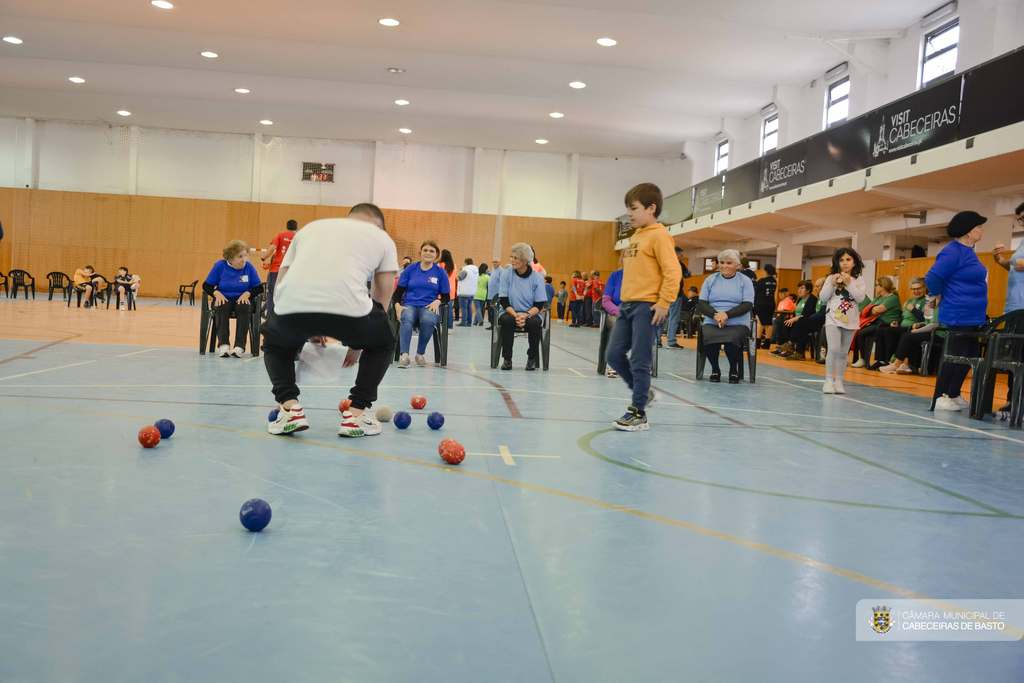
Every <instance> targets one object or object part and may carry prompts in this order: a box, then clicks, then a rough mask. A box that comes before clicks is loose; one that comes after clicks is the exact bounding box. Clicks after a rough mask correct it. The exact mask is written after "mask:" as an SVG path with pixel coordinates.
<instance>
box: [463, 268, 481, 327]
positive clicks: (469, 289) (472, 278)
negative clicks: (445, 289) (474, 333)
mask: <svg viewBox="0 0 1024 683" xmlns="http://www.w3.org/2000/svg"><path fill="white" fill-rule="evenodd" d="M479 279H480V271H479V269H478V268H477V267H476V266H474V265H473V259H471V258H468V259H466V265H464V266H463V267H462V270H460V271H459V310H460V311H461V312H462V322H460V323H459V326H460V327H469V326H470V325H472V324H473V297H475V296H476V284H477V282H478V281H479Z"/></svg>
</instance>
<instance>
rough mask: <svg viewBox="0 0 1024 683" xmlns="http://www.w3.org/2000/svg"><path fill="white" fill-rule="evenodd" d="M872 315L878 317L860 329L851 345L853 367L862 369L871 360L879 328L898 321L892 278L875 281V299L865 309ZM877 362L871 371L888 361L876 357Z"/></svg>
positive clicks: (897, 299) (897, 306) (899, 313)
mask: <svg viewBox="0 0 1024 683" xmlns="http://www.w3.org/2000/svg"><path fill="white" fill-rule="evenodd" d="M867 310H870V311H871V314H872V315H876V316H878V317H877V318H875V319H874V320H873V321H872V322H870V323H868V324H867V325H865V326H864V327H862V328H860V330H859V331H858V332H857V338H856V339H855V340H854V345H853V367H855V368H863V367H864V366H865V365H867V361H869V360H871V344H872V342H874V341H875V333H876V332H877V331H878V329H879V328H880V327H888V326H889V325H890V324H891V323H893V322H898V321H899V319H900V315H901V311H900V298H899V296H898V295H897V294H896V285H895V284H893V281H892V278H888V277H886V276H884V275H883V276H882V277H880V278H878V279H877V280H875V298H874V299H872V300H871V304H870V305H869V306H868V307H867ZM876 358H877V361H876V362H875V363H874V364H873V365H872V366H871V368H870V369H871V370H877V369H878V368H880V367H882V365H884V364H885V363H883V362H882V361H888V360H889V359H888V358H884V359H883V358H881V357H880V356H876Z"/></svg>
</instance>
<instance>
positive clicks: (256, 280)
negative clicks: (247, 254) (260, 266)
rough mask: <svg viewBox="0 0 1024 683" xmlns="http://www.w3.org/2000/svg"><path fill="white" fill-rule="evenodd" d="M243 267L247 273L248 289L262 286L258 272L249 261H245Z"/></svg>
mask: <svg viewBox="0 0 1024 683" xmlns="http://www.w3.org/2000/svg"><path fill="white" fill-rule="evenodd" d="M245 265H246V270H248V271H249V289H252V288H253V287H259V286H260V285H262V284H263V280H261V279H260V271H258V270H256V266H254V265H253V264H252V263H251V262H249V261H246V262H245Z"/></svg>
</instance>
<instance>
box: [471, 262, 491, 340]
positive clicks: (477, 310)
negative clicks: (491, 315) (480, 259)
mask: <svg viewBox="0 0 1024 683" xmlns="http://www.w3.org/2000/svg"><path fill="white" fill-rule="evenodd" d="M490 281H491V276H490V275H488V274H487V264H486V263H481V264H480V273H479V275H478V276H477V281H476V295H475V296H474V297H473V310H474V313H473V324H475V325H477V326H479V327H483V325H484V308H486V307H487V304H488V303H489V302H488V301H487V284H488V283H489V282H490Z"/></svg>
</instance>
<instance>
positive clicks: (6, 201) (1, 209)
mask: <svg viewBox="0 0 1024 683" xmlns="http://www.w3.org/2000/svg"><path fill="white" fill-rule="evenodd" d="M16 197H17V190H15V189H14V188H13V187H0V227H2V228H3V230H4V237H3V239H2V240H0V272H2V273H3V274H4V275H6V274H7V271H9V270H10V269H11V258H12V254H13V251H14V247H13V245H14V234H15V223H14V214H15V205H16V202H17V199H16Z"/></svg>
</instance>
